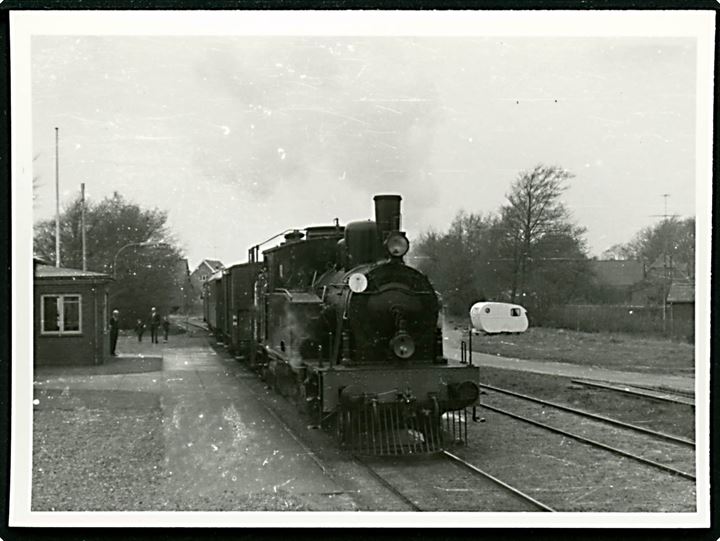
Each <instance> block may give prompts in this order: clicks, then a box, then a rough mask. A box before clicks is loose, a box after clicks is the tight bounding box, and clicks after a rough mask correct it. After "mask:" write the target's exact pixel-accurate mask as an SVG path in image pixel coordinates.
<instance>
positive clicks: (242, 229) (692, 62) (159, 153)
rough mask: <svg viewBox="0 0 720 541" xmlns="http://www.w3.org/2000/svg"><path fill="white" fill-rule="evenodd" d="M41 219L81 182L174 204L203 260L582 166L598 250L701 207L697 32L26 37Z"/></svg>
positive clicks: (413, 217) (575, 184) (487, 197)
mask: <svg viewBox="0 0 720 541" xmlns="http://www.w3.org/2000/svg"><path fill="white" fill-rule="evenodd" d="M31 44H32V57H31V58H32V114H33V119H32V137H33V154H34V155H37V156H38V157H37V159H36V160H35V163H34V174H35V175H36V176H38V177H39V188H38V190H37V194H36V196H37V199H36V201H35V204H34V219H35V220H38V219H44V218H48V217H52V216H53V213H54V190H55V173H54V164H55V161H54V160H55V156H54V152H55V149H54V127H55V126H58V127H59V128H60V168H61V171H60V177H61V200H62V201H63V202H67V201H69V200H70V199H71V198H73V197H74V196H75V194H77V193H79V189H80V183H81V182H85V183H86V190H87V193H88V195H89V197H90V198H91V199H93V200H95V201H98V200H100V199H102V198H103V197H105V196H107V195H110V194H112V192H113V191H118V192H120V193H121V194H123V195H124V196H125V197H126V198H127V199H129V200H131V201H134V202H137V203H139V204H141V205H142V206H145V207H158V208H160V209H164V210H166V211H167V212H168V215H169V225H170V227H171V229H172V230H173V232H174V233H175V234H176V237H177V239H178V241H179V242H180V244H181V246H182V247H183V248H184V250H185V253H186V255H187V256H188V258H189V262H190V266H191V268H193V267H194V266H195V265H197V264H198V263H199V261H200V260H202V259H203V258H218V259H221V260H222V261H223V262H225V263H231V262H237V261H241V260H243V259H244V257H245V254H246V252H247V248H248V247H249V246H251V245H252V244H255V243H257V242H258V241H262V240H264V239H266V238H267V237H270V236H271V235H273V234H274V233H276V232H279V231H281V230H284V229H286V228H289V227H294V226H297V227H304V226H307V225H313V224H323V223H331V222H332V220H333V218H335V217H338V218H340V221H341V222H342V223H346V222H348V221H352V220H357V219H366V218H371V216H372V195H373V194H376V193H399V194H401V195H402V196H403V199H404V201H403V220H404V224H403V225H404V228H405V229H406V230H407V231H408V233H409V236H410V238H411V241H412V239H413V238H416V237H417V235H418V234H419V233H421V232H423V231H426V230H428V229H429V228H433V229H435V230H438V231H443V230H445V229H446V228H447V226H448V225H449V223H450V221H451V220H452V218H453V216H454V215H455V214H456V213H457V212H458V211H459V210H460V209H464V210H466V211H470V212H482V213H489V212H495V211H497V210H498V208H499V207H500V206H501V205H502V204H503V202H504V198H505V194H506V193H507V192H508V190H509V187H510V184H511V182H512V181H513V179H514V178H515V177H516V175H517V174H518V172H519V171H521V170H523V169H528V168H532V167H533V166H534V165H536V164H538V163H545V164H554V165H559V166H561V167H564V168H566V169H568V170H570V171H571V172H572V173H574V174H575V178H574V179H573V180H572V182H571V183H570V188H569V190H568V191H567V192H566V194H565V198H564V199H565V202H566V204H567V206H568V207H569V209H570V210H571V211H572V213H573V216H574V219H575V221H576V222H577V223H578V224H580V225H582V226H584V227H586V228H587V240H588V243H589V247H590V251H591V254H592V255H599V254H600V253H601V252H602V251H603V250H605V249H607V248H608V247H610V246H611V245H613V244H615V243H619V242H626V241H628V240H630V238H631V237H632V236H633V235H634V234H635V233H636V232H637V231H638V230H639V229H640V228H642V227H644V226H647V225H650V224H652V223H653V222H655V221H657V220H658V218H657V217H653V215H658V214H662V213H663V197H662V194H664V193H669V194H670V197H669V198H668V211H669V212H670V213H675V214H679V215H681V216H683V217H685V216H691V215H694V213H695V156H696V155H695V145H696V141H695V105H696V103H695V102H696V88H695V85H696V81H695V77H696V74H695V66H696V50H695V40H694V39H692V38H621V37H611V38H553V37H545V38H521V37H508V38H497V37H492V38H490V37H489V38H478V37H475V38H461V37H456V38H453V37H416V38H408V37H404V38H392V37H352V38H343V37H338V38H330V37H317V38H316V37H235V38H233V37H126V36H125V37H118V36H104V37H102V36H97V37H95V36H80V37H74V36H36V37H33V38H32V42H31Z"/></svg>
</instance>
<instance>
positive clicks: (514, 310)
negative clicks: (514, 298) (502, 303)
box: [510, 308, 520, 317]
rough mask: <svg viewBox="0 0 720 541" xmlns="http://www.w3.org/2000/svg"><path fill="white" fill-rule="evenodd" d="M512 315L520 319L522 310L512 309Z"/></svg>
mask: <svg viewBox="0 0 720 541" xmlns="http://www.w3.org/2000/svg"><path fill="white" fill-rule="evenodd" d="M510 315H511V316H513V317H520V308H510Z"/></svg>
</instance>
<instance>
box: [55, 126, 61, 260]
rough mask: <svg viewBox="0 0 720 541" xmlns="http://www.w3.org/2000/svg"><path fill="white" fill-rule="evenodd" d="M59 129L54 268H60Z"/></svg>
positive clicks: (56, 157) (56, 135) (56, 160)
mask: <svg viewBox="0 0 720 541" xmlns="http://www.w3.org/2000/svg"><path fill="white" fill-rule="evenodd" d="M58 132H59V128H58V127H57V126H56V127H55V266H56V267H59V266H60V156H59V148H58V147H59V145H58V138H59V134H58Z"/></svg>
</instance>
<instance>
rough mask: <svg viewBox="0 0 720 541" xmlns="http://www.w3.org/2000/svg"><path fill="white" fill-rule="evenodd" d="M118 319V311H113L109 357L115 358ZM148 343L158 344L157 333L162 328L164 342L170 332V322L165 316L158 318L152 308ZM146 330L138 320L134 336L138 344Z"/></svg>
mask: <svg viewBox="0 0 720 541" xmlns="http://www.w3.org/2000/svg"><path fill="white" fill-rule="evenodd" d="M119 317H120V311H119V310H113V312H112V317H111V318H110V325H109V328H110V355H112V356H114V357H115V356H117V353H115V348H116V346H117V339H118V331H119V327H118V321H119ZM149 322H150V341H151V342H152V343H153V344H157V343H158V333H159V331H160V328H161V327H162V330H163V339H164V341H165V342H167V341H168V333H169V331H170V320H169V319H168V317H167V316H165V317H162V318H161V317H160V314H159V313H158V311H157V310H156V309H155V307H154V306H153V308H152V310H151V311H150V319H149ZM146 328H147V325H145V323H143V320H142V319H140V318H138V320H137V324H136V325H135V334H136V335H137V337H138V342H142V337H143V334H145V329H146Z"/></svg>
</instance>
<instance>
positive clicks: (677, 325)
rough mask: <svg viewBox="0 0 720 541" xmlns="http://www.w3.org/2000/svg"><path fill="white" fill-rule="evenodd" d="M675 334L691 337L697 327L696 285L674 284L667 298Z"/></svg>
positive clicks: (687, 283)
mask: <svg viewBox="0 0 720 541" xmlns="http://www.w3.org/2000/svg"><path fill="white" fill-rule="evenodd" d="M667 305H668V307H669V308H670V318H671V321H672V325H673V332H674V333H676V334H680V333H682V334H685V335H690V334H691V332H692V329H694V327H695V284H694V283H693V282H674V283H673V284H671V285H670V289H669V291H668V296H667Z"/></svg>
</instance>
